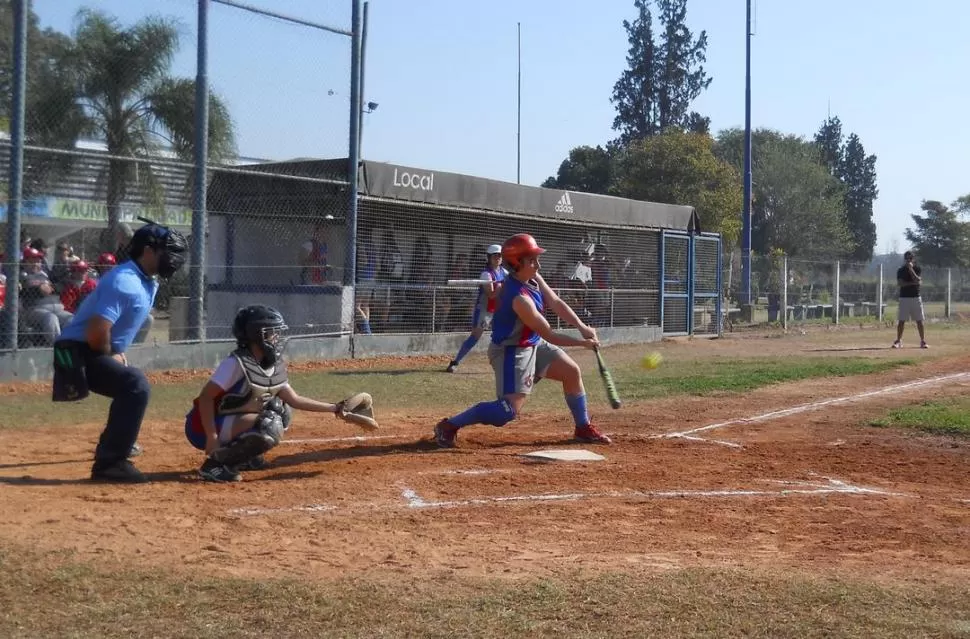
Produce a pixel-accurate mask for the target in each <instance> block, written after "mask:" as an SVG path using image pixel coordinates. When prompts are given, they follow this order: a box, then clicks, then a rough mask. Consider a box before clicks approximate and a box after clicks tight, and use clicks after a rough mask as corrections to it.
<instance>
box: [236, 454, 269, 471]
mask: <svg viewBox="0 0 970 639" xmlns="http://www.w3.org/2000/svg"><path fill="white" fill-rule="evenodd" d="M264 468H266V458H265V457H264V456H262V455H256V456H255V457H253V458H252V459H249V460H247V461H244V462H243V463H241V464H239V465H238V466H236V470H262V469H264Z"/></svg>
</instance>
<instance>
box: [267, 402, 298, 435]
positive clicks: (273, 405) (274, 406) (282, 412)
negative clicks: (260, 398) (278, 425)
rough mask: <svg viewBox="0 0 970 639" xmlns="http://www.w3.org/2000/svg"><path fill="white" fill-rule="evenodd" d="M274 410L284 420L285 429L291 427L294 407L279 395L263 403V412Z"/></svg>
mask: <svg viewBox="0 0 970 639" xmlns="http://www.w3.org/2000/svg"><path fill="white" fill-rule="evenodd" d="M266 411H272V412H274V413H276V414H277V415H279V416H280V418H282V420H283V430H286V429H287V428H289V427H290V422H291V421H292V420H293V409H292V408H290V406H289V405H288V404H287V403H286V402H284V401H283V400H282V399H280V398H279V397H273V398H272V399H270V400H269V401H267V402H266V404H265V405H263V412H266Z"/></svg>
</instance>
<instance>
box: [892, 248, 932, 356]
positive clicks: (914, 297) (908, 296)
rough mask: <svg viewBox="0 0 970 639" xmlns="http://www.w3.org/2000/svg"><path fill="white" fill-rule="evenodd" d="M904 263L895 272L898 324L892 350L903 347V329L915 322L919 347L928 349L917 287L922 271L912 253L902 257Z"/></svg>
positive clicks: (921, 299)
mask: <svg viewBox="0 0 970 639" xmlns="http://www.w3.org/2000/svg"><path fill="white" fill-rule="evenodd" d="M903 259H904V260H906V262H905V263H904V264H903V265H902V266H901V267H899V270H898V271H896V281H897V282H898V283H899V322H898V323H897V324H896V341H895V342H893V348H902V347H903V329H904V328H905V327H906V322H916V330H917V331H919V347H920V348H929V346H927V344H926V337H925V335H924V333H923V298H922V297H920V291H919V286H920V283H921V282H922V281H923V276H922V274H923V269H921V268H920V267H919V265H918V264H917V263H916V258H915V257H914V256H913V252H912V251H906V253H905V254H904V255H903Z"/></svg>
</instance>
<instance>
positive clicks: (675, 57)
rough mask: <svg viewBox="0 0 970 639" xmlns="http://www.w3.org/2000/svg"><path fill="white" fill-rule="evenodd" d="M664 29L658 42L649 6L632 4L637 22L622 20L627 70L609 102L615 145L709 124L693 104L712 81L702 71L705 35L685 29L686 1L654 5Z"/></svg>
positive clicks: (645, 1) (643, 0) (644, 0)
mask: <svg viewBox="0 0 970 639" xmlns="http://www.w3.org/2000/svg"><path fill="white" fill-rule="evenodd" d="M655 2H656V6H657V9H658V13H659V15H658V21H659V23H660V27H661V37H660V42H659V44H658V43H657V42H655V41H654V33H653V16H652V14H651V11H650V5H651V0H634V2H633V4H634V6H635V7H636V9H637V18H636V20H634V21H633V22H632V23H631V22H629V21H627V20H624V21H623V27H624V29H626V32H627V38H628V40H629V42H630V48H629V51H628V53H627V65H628V68H627V69H626V70H624V71H623V73H622V74H621V75H620V78H619V80H617V82H616V84H615V85H614V86H613V96H612V98H611V101H612V102H613V104H614V105H615V106H616V111H617V115H616V118H615V119H614V120H613V129H614V130H618V131H619V132H620V136H619V138H618V139H617V140H615V141H614V145H618V146H625V145H627V144H629V143H630V142H632V141H633V140H638V139H642V138H645V137H649V136H651V135H656V134H658V133H660V132H661V131H663V130H665V129H667V128H669V127H677V128H680V129H683V130H688V131H694V132H706V131H707V130H708V129H709V126H710V122H709V120H708V119H707V118H704V117H703V116H701V115H700V114H698V113H696V112H691V111H690V110H689V109H690V105H691V103H692V102H693V101H694V100H695V99H696V98H697V96H699V95H700V94H701V92H702V91H703V90H704V89H706V88H707V87H708V86H709V85H710V83H711V78H708V77H707V71H706V70H705V69H704V66H703V64H704V62H706V51H707V33H706V32H704V31H701V33H700V35H699V36H698V37H697V38H694V36H693V34H692V33H691V31H690V29H688V28H687V23H686V18H687V0H655Z"/></svg>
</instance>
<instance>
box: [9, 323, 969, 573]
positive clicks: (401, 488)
mask: <svg viewBox="0 0 970 639" xmlns="http://www.w3.org/2000/svg"><path fill="white" fill-rule="evenodd" d="M751 345H752V342H745V341H744V340H743V339H741V340H722V341H721V343H712V344H706V345H705V349H707V350H706V351H705V352H709V353H714V354H715V355H718V354H720V355H724V356H728V355H731V354H733V353H736V352H738V351H739V349H743V350H748V351H750V350H751ZM755 346H756V348H757V349H759V350H763V349H765V348H768V349H777V350H778V352H779V353H781V352H785V349H786V348H787V349H790V348H791V344H790V343H788V344H782V343H780V341H779V340H763V339H762V340H760V341H758V342H756V343H755ZM682 347H683V348H686V349H689V348H692V347H691V346H690V345H684V346H682ZM917 354H918V351H917ZM880 356H882V355H881V354H880ZM887 356H888V355H887ZM444 359H446V358H443V359H442V361H444ZM435 361H437V360H435ZM355 365H357V366H360V365H361V364H355ZM370 365H376V362H373V361H372V362H371V364H370ZM967 371H970V356H967V355H964V354H960V353H958V352H954V354H952V355H947V356H946V357H942V358H938V359H934V360H926V361H924V362H919V363H918V364H917V365H916V366H912V367H907V368H906V369H905V370H903V369H898V370H893V371H890V372H886V373H880V374H875V375H865V376H859V377H852V378H837V379H823V380H810V381H804V382H798V383H789V384H782V385H777V386H772V387H768V388H765V389H761V390H758V391H755V392H752V393H749V394H747V395H744V396H725V397H716V398H711V397H707V398H685V397H677V398H671V399H662V400H653V401H649V402H647V401H645V402H638V403H632V404H630V405H628V406H625V407H624V408H623V409H622V410H619V411H613V412H606V413H603V412H601V413H599V414H598V415H597V424H598V425H599V426H600V427H601V428H602V429H603V430H604V431H606V432H607V433H609V434H611V435H612V436H613V437H614V439H615V443H614V445H613V446H609V447H605V446H594V445H582V446H581V445H578V444H574V443H571V442H569V439H568V436H569V434H570V433H571V422H570V421H569V419H568V417H567V413H566V411H565V410H559V411H555V412H549V413H536V412H530V413H529V414H528V415H526V416H525V417H523V418H521V419H520V420H518V421H516V422H515V423H514V425H512V426H510V427H506V428H504V429H494V428H486V427H473V428H470V429H466V430H464V431H462V432H461V434H460V438H459V445H460V447H459V448H458V449H455V450H448V451H442V450H437V449H435V448H434V447H433V446H432V445H431V443H430V431H431V426H432V425H433V424H434V422H435V421H436V420H437V419H438V418H440V417H441V415H438V414H437V413H435V412H432V411H426V412H423V413H419V412H416V411H397V412H395V411H393V410H391V411H390V412H388V411H384V413H383V414H382V415H381V417H382V423H383V424H384V428H383V430H382V431H381V432H379V433H377V434H376V436H375V437H373V438H362V439H360V438H356V437H357V436H359V435H360V433H358V432H356V431H354V430H353V429H352V428H351V427H350V426H348V425H345V424H342V423H339V422H335V421H334V420H333V418H332V417H330V416H314V415H306V414H304V415H301V416H300V422H299V428H298V429H297V428H294V429H292V430H291V432H290V433H289V434H288V435H289V439H288V440H287V441H286V442H285V443H284V444H283V445H281V446H280V447H279V448H277V449H276V450H275V451H273V452H272V453H270V455H269V458H270V461H271V464H270V466H269V468H267V469H266V470H263V471H258V472H249V473H247V474H246V480H245V481H243V482H241V483H239V484H234V485H209V484H204V483H202V482H200V481H199V480H198V479H196V477H195V475H194V471H195V468H196V467H197V466H198V464H199V462H200V456H199V454H198V453H197V452H195V451H193V450H192V449H191V448H189V447H188V446H187V445H186V444H185V441H184V437H183V434H182V431H181V423H180V420H179V419H172V420H170V421H164V422H161V421H155V422H150V423H146V425H145V427H144V429H143V431H142V437H141V439H140V441H141V442H142V444H143V445H144V446H145V448H146V453H145V455H144V456H143V457H141V458H139V460H138V465H139V467H140V468H141V469H143V470H144V471H146V472H148V473H150V475H151V476H152V479H153V482H152V483H150V484H148V485H144V486H138V487H123V486H110V485H94V484H91V483H89V482H88V481H86V480H85V477H86V475H87V472H88V470H89V464H90V462H89V459H90V455H91V450H92V448H93V444H94V442H95V440H96V438H97V435H98V433H99V431H100V425H98V424H86V425H80V426H77V427H76V428H72V429H70V436H69V437H67V436H65V434H66V431H65V427H64V426H51V427H47V428H38V429H32V430H29V431H24V430H12V429H11V430H3V431H0V446H2V449H3V450H4V451H5V455H4V457H3V463H2V464H0V484H2V485H0V491H2V494H3V502H4V517H3V518H2V521H0V537H2V538H3V539H5V540H9V541H10V542H12V543H17V544H28V545H30V546H33V547H36V548H38V549H43V550H57V549H70V550H73V551H77V552H78V553H79V554H80V555H81V556H82V557H87V558H93V559H95V560H103V561H105V562H109V563H110V562H130V561H134V562H136V563H138V564H139V565H146V566H159V567H166V568H173V569H176V570H180V569H188V570H192V571H197V570H205V571H209V572H214V573H221V574H233V575H245V576H273V575H276V576H278V575H281V574H287V575H291V576H304V577H308V578H319V579H327V578H331V577H335V576H345V575H347V574H362V575H363V574H367V575H369V576H375V577H378V578H382V577H386V578H388V579H393V578H394V576H395V575H398V574H402V573H408V574H414V573H416V572H417V573H425V574H432V575H433V574H434V573H436V572H438V571H447V572H458V573H464V574H469V575H489V576H507V577H509V578H516V577H520V576H524V575H536V574H561V573H564V572H566V571H569V570H572V569H574V568H577V567H585V568H589V569H592V570H596V569H600V568H609V569H620V570H623V569H625V568H630V569H648V570H662V569H667V568H672V567H682V566H692V565H731V566H736V565H765V564H769V565H772V566H798V567H804V566H827V567H831V566H840V567H849V568H851V569H853V570H856V569H857V570H859V571H863V572H865V573H867V574H871V575H874V576H879V575H886V576H889V575H893V574H903V573H905V574H907V575H909V576H919V577H920V578H931V576H932V578H941V579H943V578H953V579H965V578H966V576H967V574H968V568H970V551H968V550H967V545H966V538H967V534H968V532H970V465H968V459H970V444H968V443H967V442H966V441H965V440H963V441H961V440H957V439H953V440H949V439H945V438H939V437H928V436H923V435H919V434H914V433H904V432H900V431H894V430H886V429H877V428H874V427H869V426H865V425H864V424H865V423H866V422H867V420H868V419H870V418H871V417H874V416H876V415H878V414H879V413H880V411H882V410H884V409H886V408H888V407H892V406H898V405H902V404H905V403H911V402H913V401H915V400H918V399H930V398H940V397H951V396H958V395H966V394H967V392H968V389H970V376H957V375H958V374H961V373H964V372H967ZM186 374H189V373H186ZM947 375H949V376H950V377H948V378H946V379H940V380H937V381H933V382H931V383H929V382H928V383H926V384H924V385H920V386H903V387H900V386H901V385H904V384H907V383H911V382H913V381H917V380H931V379H933V378H942V377H943V376H947ZM896 387H899V388H896ZM887 388H889V389H890V390H888V391H885V392H882V393H878V394H872V395H869V396H866V397H861V398H857V397H855V396H857V395H859V394H861V393H866V392H871V391H875V390H880V389H887ZM8 392H12V391H8ZM831 398H845V400H846V401H843V402H840V403H835V404H832V405H827V406H821V407H812V406H808V404H811V403H813V402H819V401H822V400H826V399H831ZM794 406H803V408H802V409H801V412H798V413H796V414H791V415H787V416H782V417H779V418H777V419H764V420H762V421H757V422H754V423H743V422H742V423H733V424H728V425H725V426H723V427H719V428H716V429H710V430H706V431H699V432H698V433H697V436H699V437H702V438H703V440H696V439H685V438H682V437H678V438H668V437H658V436H661V435H664V434H669V433H676V432H681V433H682V432H686V431H690V430H693V429H697V428H701V427H704V426H706V425H711V424H716V423H719V422H724V421H730V420H737V419H738V418H744V417H754V416H759V415H762V414H765V413H768V412H771V411H775V410H779V409H785V408H791V407H794ZM297 431H298V432H297ZM565 447H569V448H586V449H590V450H595V451H596V452H599V453H601V454H603V455H605V456H606V460H605V461H600V462H569V463H567V462H555V463H541V462H538V463H537V462H531V461H528V460H527V459H526V458H524V457H522V455H521V454H522V453H525V452H528V451H532V450H538V449H550V448H565Z"/></svg>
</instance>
